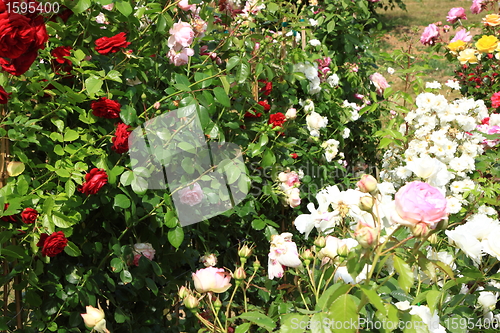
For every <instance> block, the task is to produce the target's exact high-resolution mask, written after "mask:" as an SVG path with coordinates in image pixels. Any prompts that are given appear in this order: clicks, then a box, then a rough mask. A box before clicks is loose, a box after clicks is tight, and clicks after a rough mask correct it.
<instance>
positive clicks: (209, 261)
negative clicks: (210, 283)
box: [200, 253, 217, 267]
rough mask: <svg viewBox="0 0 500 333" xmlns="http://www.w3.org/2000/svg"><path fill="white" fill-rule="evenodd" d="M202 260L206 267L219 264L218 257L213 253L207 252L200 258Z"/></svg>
mask: <svg viewBox="0 0 500 333" xmlns="http://www.w3.org/2000/svg"><path fill="white" fill-rule="evenodd" d="M200 262H202V263H203V265H205V267H210V266H215V265H217V257H216V256H215V254H213V253H210V254H206V255H204V256H203V257H201V258H200Z"/></svg>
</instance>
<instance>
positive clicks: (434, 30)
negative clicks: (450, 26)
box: [420, 23, 439, 45]
mask: <svg viewBox="0 0 500 333" xmlns="http://www.w3.org/2000/svg"><path fill="white" fill-rule="evenodd" d="M438 37H439V29H438V27H437V25H435V24H434V23H431V24H429V25H428V26H427V27H425V29H424V32H423V34H422V36H420V42H421V43H422V44H424V45H433V44H434V43H435V42H436V40H437V39H438Z"/></svg>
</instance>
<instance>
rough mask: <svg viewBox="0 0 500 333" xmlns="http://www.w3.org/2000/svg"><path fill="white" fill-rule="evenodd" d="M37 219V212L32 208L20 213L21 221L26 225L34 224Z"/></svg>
mask: <svg viewBox="0 0 500 333" xmlns="http://www.w3.org/2000/svg"><path fill="white" fill-rule="evenodd" d="M37 217H38V212H37V211H36V210H35V209H33V208H25V209H24V210H23V212H22V213H21V219H22V220H23V222H24V223H26V224H31V223H35V222H36V218H37Z"/></svg>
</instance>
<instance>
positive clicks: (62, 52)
mask: <svg viewBox="0 0 500 333" xmlns="http://www.w3.org/2000/svg"><path fill="white" fill-rule="evenodd" d="M72 49H73V48H72V47H71V46H58V47H56V48H55V49H53V50H52V51H51V52H50V54H51V55H52V56H53V57H54V58H55V59H54V61H56V62H57V63H59V64H68V65H71V64H72V63H71V60H69V59H67V58H64V57H69V56H70V55H71V50H72Z"/></svg>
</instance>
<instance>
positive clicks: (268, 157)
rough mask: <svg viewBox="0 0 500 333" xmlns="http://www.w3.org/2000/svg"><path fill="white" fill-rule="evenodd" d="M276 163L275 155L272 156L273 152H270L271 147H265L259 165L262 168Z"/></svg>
mask: <svg viewBox="0 0 500 333" xmlns="http://www.w3.org/2000/svg"><path fill="white" fill-rule="evenodd" d="M275 163H276V156H274V153H273V152H272V150H271V149H269V148H266V150H265V151H264V155H263V157H262V164H261V166H262V167H263V168H266V167H269V166H273V165H274V164H275Z"/></svg>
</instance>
